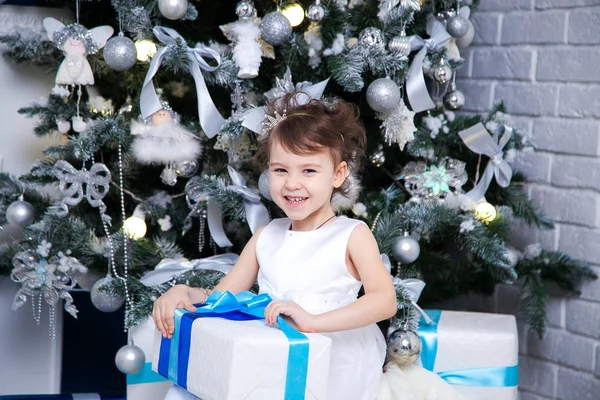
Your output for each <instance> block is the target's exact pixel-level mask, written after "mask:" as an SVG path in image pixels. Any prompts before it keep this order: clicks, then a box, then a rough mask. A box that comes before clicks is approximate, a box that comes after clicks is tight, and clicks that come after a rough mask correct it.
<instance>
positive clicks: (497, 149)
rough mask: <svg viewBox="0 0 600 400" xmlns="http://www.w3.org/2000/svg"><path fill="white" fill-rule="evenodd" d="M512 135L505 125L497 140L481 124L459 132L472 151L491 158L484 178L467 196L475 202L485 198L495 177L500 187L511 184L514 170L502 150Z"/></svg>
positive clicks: (510, 129)
mask: <svg viewBox="0 0 600 400" xmlns="http://www.w3.org/2000/svg"><path fill="white" fill-rule="evenodd" d="M512 133H513V130H512V128H511V127H509V126H506V125H504V133H503V134H502V136H501V137H500V138H499V139H497V137H496V136H495V135H494V136H492V135H490V133H489V132H488V131H487V129H485V126H484V125H483V124H482V123H481V122H479V123H477V124H475V125H473V126H472V127H470V128H468V129H465V130H462V131H460V132H458V135H459V136H460V138H461V139H462V141H463V142H464V143H465V145H466V146H467V147H468V148H469V149H470V150H471V151H473V152H475V153H477V154H483V155H486V156H488V157H489V158H490V161H489V162H488V164H487V166H486V168H485V171H484V173H483V176H482V177H481V179H480V180H479V182H478V183H477V185H475V187H474V188H473V189H471V191H469V192H468V193H467V196H469V197H470V198H471V199H473V200H474V201H475V202H478V201H479V200H481V199H483V198H484V196H485V192H486V191H487V189H488V187H489V186H490V183H491V182H492V178H493V177H494V176H495V177H496V182H497V183H498V185H499V186H500V187H507V186H508V185H509V184H510V180H511V179H512V168H511V167H510V165H509V164H508V163H507V162H506V161H505V160H504V159H503V158H502V157H503V156H504V153H503V152H502V149H503V148H504V146H506V144H507V143H508V141H509V140H510V138H511V137H512Z"/></svg>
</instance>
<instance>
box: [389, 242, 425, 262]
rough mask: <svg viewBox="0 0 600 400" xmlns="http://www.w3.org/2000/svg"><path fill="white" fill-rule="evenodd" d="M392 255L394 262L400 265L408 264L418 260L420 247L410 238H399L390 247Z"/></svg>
mask: <svg viewBox="0 0 600 400" xmlns="http://www.w3.org/2000/svg"><path fill="white" fill-rule="evenodd" d="M392 253H393V254H394V258H395V259H396V261H398V262H400V263H402V264H410V263H412V262H414V261H415V260H416V259H417V258H419V254H420V253H421V246H419V242H418V241H417V239H415V238H414V237H412V236H406V235H405V236H400V237H399V238H397V239H396V240H395V241H394V244H393V245H392Z"/></svg>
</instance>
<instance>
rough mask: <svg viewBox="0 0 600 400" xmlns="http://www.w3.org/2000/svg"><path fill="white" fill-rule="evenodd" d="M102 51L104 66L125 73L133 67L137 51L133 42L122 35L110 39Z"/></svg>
mask: <svg viewBox="0 0 600 400" xmlns="http://www.w3.org/2000/svg"><path fill="white" fill-rule="evenodd" d="M103 51H104V61H106V64H107V65H108V66H109V68H112V69H114V70H117V71H125V70H127V69H129V68H131V67H133V66H134V65H135V63H136V61H137V50H136V48H135V44H134V43H133V40H131V39H129V38H128V37H125V36H123V34H122V33H119V36H115V37H112V38H110V39H109V40H108V42H106V46H104V50H103Z"/></svg>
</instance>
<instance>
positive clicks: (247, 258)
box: [152, 228, 263, 338]
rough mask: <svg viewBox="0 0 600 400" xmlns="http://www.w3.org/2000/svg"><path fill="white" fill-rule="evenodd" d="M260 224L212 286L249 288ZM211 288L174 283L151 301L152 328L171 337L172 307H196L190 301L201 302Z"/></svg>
mask: <svg viewBox="0 0 600 400" xmlns="http://www.w3.org/2000/svg"><path fill="white" fill-rule="evenodd" d="M262 229H263V228H259V229H258V230H257V231H256V233H255V234H254V236H252V238H251V239H250V241H249V242H248V243H247V244H246V246H245V247H244V250H243V251H242V254H240V258H239V259H238V261H237V262H236V263H235V265H234V266H233V268H232V269H231V271H229V273H228V274H227V275H225V277H224V278H223V279H222V280H221V282H219V284H217V285H216V286H215V287H214V288H213V289H212V290H218V291H221V292H225V291H230V292H232V293H238V292H242V291H244V290H248V289H250V287H252V285H253V284H254V282H256V277H257V275H258V261H257V260H256V241H257V240H258V237H259V236H260V233H261V232H262ZM212 290H206V289H203V288H192V287H189V286H187V285H175V286H173V287H172V288H171V289H169V290H168V291H167V292H166V293H164V294H163V295H162V296H160V297H159V298H158V299H157V300H156V301H155V302H154V308H153V309H152V318H153V319H154V324H155V325H156V328H157V329H158V330H159V331H160V332H161V333H162V335H163V336H164V337H169V338H170V337H171V336H172V335H173V331H174V329H175V321H174V318H173V316H174V315H175V309H176V308H185V309H186V310H188V311H196V307H194V303H204V301H205V300H206V298H207V297H208V295H209V294H210V292H212Z"/></svg>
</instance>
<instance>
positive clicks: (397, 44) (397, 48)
mask: <svg viewBox="0 0 600 400" xmlns="http://www.w3.org/2000/svg"><path fill="white" fill-rule="evenodd" d="M388 50H389V51H391V52H392V53H400V54H404V55H405V56H407V55H409V54H410V50H411V47H410V38H409V37H408V36H406V33H405V32H404V31H402V32H401V33H400V35H398V36H396V37H395V38H393V39H392V40H390V42H389V43H388Z"/></svg>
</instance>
